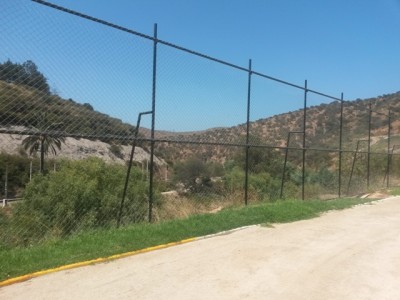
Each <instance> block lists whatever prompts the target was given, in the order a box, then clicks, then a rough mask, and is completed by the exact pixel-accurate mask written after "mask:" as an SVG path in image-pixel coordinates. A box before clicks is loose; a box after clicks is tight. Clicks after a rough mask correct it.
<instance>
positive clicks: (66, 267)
mask: <svg viewBox="0 0 400 300" xmlns="http://www.w3.org/2000/svg"><path fill="white" fill-rule="evenodd" d="M255 226H258V225H249V226H243V227H239V228H234V229H230V230H225V231H221V232H218V233H213V234H209V235H205V236H201V237H194V238H189V239H185V240H181V241H178V242H172V243H167V244H162V245H158V246H153V247H148V248H144V249H140V250H135V251H130V252H125V253H121V254H114V255H111V256H107V257H100V258H95V259H91V260H87V261H82V262H77V263H73V264H68V265H64V266H60V267H56V268H52V269H47V270H43V271H37V272H33V273H30V274H26V275H22V276H18V277H14V278H10V279H6V280H4V281H0V288H1V287H4V286H8V285H12V284H14V283H20V282H24V281H27V280H29V279H32V278H35V277H39V276H42V275H46V274H51V273H55V272H58V271H64V270H70V269H74V268H79V267H85V266H90V265H93V264H97V263H103V262H109V261H112V260H116V259H119V258H124V257H129V256H134V255H137V254H141V253H146V252H151V251H155V250H160V249H165V248H169V247H172V246H178V245H182V244H187V243H190V242H194V241H199V240H204V239H209V238H213V237H217V236H223V235H227V234H230V233H233V232H236V231H239V230H243V229H247V228H250V227H255Z"/></svg>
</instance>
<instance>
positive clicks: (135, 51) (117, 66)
mask: <svg viewBox="0 0 400 300" xmlns="http://www.w3.org/2000/svg"><path fill="white" fill-rule="evenodd" d="M51 2H52V3H54V4H57V5H61V6H64V7H66V8H69V9H72V10H76V11H79V12H82V13H85V14H88V15H91V16H94V17H96V18H100V19H104V20H106V21H109V22H112V23H115V24H118V25H121V26H124V27H128V28H130V29H133V30H136V31H139V32H143V33H145V34H148V35H152V33H153V24H154V23H157V24H158V37H159V38H160V39H162V40H166V41H169V42H172V43H175V44H178V45H181V46H183V47H186V48H190V49H193V50H196V51H199V52H202V53H205V54H208V55H211V56H214V57H216V58H220V59H222V60H225V61H229V62H231V63H234V64H237V65H240V66H243V67H247V65H248V60H249V59H252V64H253V69H254V70H257V71H259V72H262V73H265V74H267V75H270V76H273V77H277V78H280V79H283V80H286V81H289V82H292V83H295V84H298V85H303V84H304V80H305V79H307V80H308V86H309V88H311V89H314V90H318V91H321V92H324V93H327V94H330V95H332V96H337V97H340V93H341V92H343V93H344V96H345V99H347V100H353V99H356V98H368V97H375V96H378V95H382V94H387V93H392V92H397V91H399V90H400V76H399V70H400V56H399V53H400V0H379V1H376V0H375V1H373V0H351V1H348V0H336V1H321V0H318V1H317V0H288V1H285V0H252V1H250V0H247V1H245V0H230V1H228V0H202V1H194V0H186V1H184V0H169V1H163V0H141V1H137V0H114V1H111V0H96V1H89V0H81V1H77V0H75V1H73V0H52V1H51ZM0 36H1V37H0V46H1V49H2V50H1V51H0V61H4V60H6V59H8V58H9V59H11V60H12V61H17V62H23V61H25V60H27V59H32V60H33V61H35V62H36V63H37V65H38V66H39V69H40V70H41V71H42V72H43V73H44V74H45V75H46V77H47V78H48V80H49V82H50V84H51V86H52V87H53V90H54V91H56V92H57V93H59V94H60V96H62V97H64V98H67V99H68V98H72V99H74V100H75V101H78V102H81V103H85V102H89V103H91V104H92V105H93V106H94V108H95V109H96V110H99V111H101V112H104V113H107V114H110V115H111V116H114V117H117V118H121V119H122V120H124V121H127V122H130V123H135V120H136V115H137V113H138V112H139V111H146V110H149V108H151V106H150V101H151V69H152V65H151V59H152V44H151V42H149V41H145V40H142V39H140V38H136V37H131V36H129V35H128V34H125V33H119V32H115V30H111V29H107V28H105V27H104V26H102V25H99V24H91V23H90V22H89V21H86V20H79V19H78V18H77V17H75V16H70V15H67V14H65V13H62V12H58V11H55V10H52V9H50V8H46V7H43V6H41V5H39V4H36V3H32V2H30V1H27V0H2V1H1V2H0ZM252 80H253V81H252V101H253V102H252V110H251V119H252V120H257V119H259V118H263V117H267V116H270V115H273V114H278V113H284V112H287V111H291V110H295V109H298V108H300V107H301V106H302V97H303V94H302V91H300V90H296V89H293V88H289V87H286V86H282V85H281V84H276V83H274V82H270V81H267V80H265V79H261V78H256V76H253V78H252ZM246 98H247V74H246V73H245V72H240V71H236V70H233V69H230V68H227V67H225V66H220V65H217V64H215V63H211V62H208V61H205V60H203V59H199V58H196V57H193V56H190V55H187V54H183V53H180V52H179V51H176V50H174V49H168V48H167V47H165V46H160V47H159V56H158V82H157V122H156V127H157V129H165V130H174V131H186V130H200V129H206V128H210V127H218V126H233V125H236V124H239V123H243V122H245V120H246V111H245V108H246ZM321 102H325V103H326V102H330V100H328V99H324V98H321V97H317V96H312V95H311V96H310V98H309V105H316V104H319V103H321ZM149 124H150V122H149V121H148V120H147V121H145V122H144V125H145V126H149Z"/></svg>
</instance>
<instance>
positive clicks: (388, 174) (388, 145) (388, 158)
mask: <svg viewBox="0 0 400 300" xmlns="http://www.w3.org/2000/svg"><path fill="white" fill-rule="evenodd" d="M391 118H392V115H391V111H390V109H389V114H388V137H387V140H388V142H387V168H386V173H387V176H386V187H387V188H389V180H390V133H391V132H390V131H391V121H392V120H391Z"/></svg>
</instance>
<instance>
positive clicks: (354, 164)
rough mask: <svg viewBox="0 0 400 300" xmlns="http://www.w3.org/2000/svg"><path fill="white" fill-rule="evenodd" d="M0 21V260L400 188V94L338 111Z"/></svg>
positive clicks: (185, 65)
mask: <svg viewBox="0 0 400 300" xmlns="http://www.w3.org/2000/svg"><path fill="white" fill-rule="evenodd" d="M0 19H1V26H0V30H1V31H0V35H1V37H2V40H1V41H2V46H3V51H2V52H1V53H0V151H1V154H0V176H1V190H0V198H1V199H4V200H3V206H4V207H2V208H1V209H0V224H1V226H2V230H1V232H0V247H15V246H27V245H31V244H32V243H38V242H40V241H42V240H46V239H50V238H59V237H65V236H68V235H70V234H74V233H77V232H81V231H83V230H87V229H94V228H108V227H115V226H121V225H122V226H124V225H127V224H132V223H139V222H145V221H146V222H148V221H161V220H168V219H173V218H180V217H186V216H189V215H191V214H194V213H209V212H217V211H219V210H221V209H223V208H225V207H231V206H238V205H244V204H245V203H246V204H253V203H260V202H272V201H276V200H278V199H281V198H284V199H287V198H304V199H315V198H321V199H331V198H335V197H337V196H338V195H339V194H340V195H341V196H343V195H355V194H359V193H362V192H366V191H368V190H371V189H376V188H381V187H388V186H395V185H397V184H398V178H399V175H400V174H398V170H399V168H398V165H399V164H400V163H399V158H398V155H397V154H398V153H399V151H400V149H399V148H400V146H399V147H397V146H398V141H397V140H398V136H395V134H396V133H397V128H398V126H399V125H400V124H398V123H397V121H396V120H395V118H394V116H395V115H396V113H398V112H399V111H400V106H398V105H397V104H396V103H398V102H399V101H398V100H399V98H400V96H399V94H395V95H389V96H387V97H384V98H377V99H375V100H374V101H369V102H368V101H363V100H357V101H355V102H347V101H343V102H341V101H340V100H341V99H340V97H339V96H335V97H332V96H329V95H325V94H323V93H320V92H317V91H314V90H312V89H310V88H306V87H305V86H304V85H296V84H292V83H288V82H285V81H283V80H280V79H276V78H272V77H270V76H267V75H264V74H262V73H259V72H257V71H254V69H255V64H254V62H252V66H250V64H249V65H246V63H244V64H243V65H245V66H244V67H243V66H237V65H234V64H231V63H228V62H224V61H221V60H219V59H215V58H212V57H209V56H207V55H204V54H200V53H197V52H194V51H191V50H188V49H185V48H182V47H179V46H176V45H172V44H169V43H168V42H165V41H162V40H158V39H155V38H151V37H149V36H148V35H145V34H142V33H135V32H133V31H130V30H126V29H124V28H121V27H118V26H115V25H112V24H105V22H103V21H101V20H94V19H93V18H91V17H87V16H86V17H85V16H78V14H77V13H75V14H70V13H66V12H65V11H62V10H60V9H54V8H52V7H48V6H46V5H40V4H38V3H35V2H27V1H22V0H16V1H6V2H5V3H3V4H2V10H1V11H0ZM153 108H154V110H153ZM389 109H390V110H391V111H390V112H389ZM342 112H343V114H342ZM139 114H140V116H141V118H140V124H139V127H137V122H138V120H139V119H138V118H139ZM304 118H305V119H304ZM389 124H391V126H389ZM153 125H154V126H153ZM304 125H305V126H304ZM390 130H391V131H390ZM153 135H154V138H152V137H153ZM133 144H135V146H136V148H135V152H134V154H133V159H132V161H131V160H130V154H131V151H132V145H133ZM303 146H305V147H304V148H303ZM340 150H342V151H340ZM128 170H130V173H128ZM127 174H129V177H128V176H127ZM6 204H7V205H6Z"/></svg>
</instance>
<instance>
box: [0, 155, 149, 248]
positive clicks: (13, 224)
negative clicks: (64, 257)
mask: <svg viewBox="0 0 400 300" xmlns="http://www.w3.org/2000/svg"><path fill="white" fill-rule="evenodd" d="M125 176H126V168H124V167H122V166H119V165H107V164H106V163H105V162H103V161H102V160H100V159H97V158H90V159H87V160H83V161H65V162H63V163H62V164H61V166H60V171H58V172H50V173H49V174H47V175H43V176H42V175H38V176H35V177H34V178H33V180H32V182H31V183H29V184H28V185H27V188H26V190H25V193H24V201H22V202H21V203H18V204H16V205H15V206H14V207H13V209H12V211H11V214H10V216H9V217H8V220H7V222H9V223H10V226H9V228H10V229H9V234H8V235H7V236H6V235H5V234H3V238H2V240H3V241H1V242H2V243H3V244H4V243H6V244H11V245H29V244H30V243H32V242H36V241H38V240H41V239H44V238H54V237H62V236H66V235H69V234H71V233H73V232H77V231H82V230H85V229H89V228H98V227H109V226H114V225H115V224H116V222H117V217H118V212H119V208H120V202H121V197H122V192H123V187H124V182H125ZM142 178H143V176H142V175H141V174H140V172H139V171H138V170H137V169H135V168H133V170H132V173H131V177H130V182H129V188H128V192H127V196H126V198H125V203H124V204H125V205H124V209H123V214H122V216H123V218H122V222H123V223H137V222H141V221H144V220H145V219H146V217H147V201H148V197H147V185H146V183H145V182H144V181H143V180H142ZM0 219H4V218H3V217H2V218H0ZM2 222H3V221H2Z"/></svg>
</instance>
